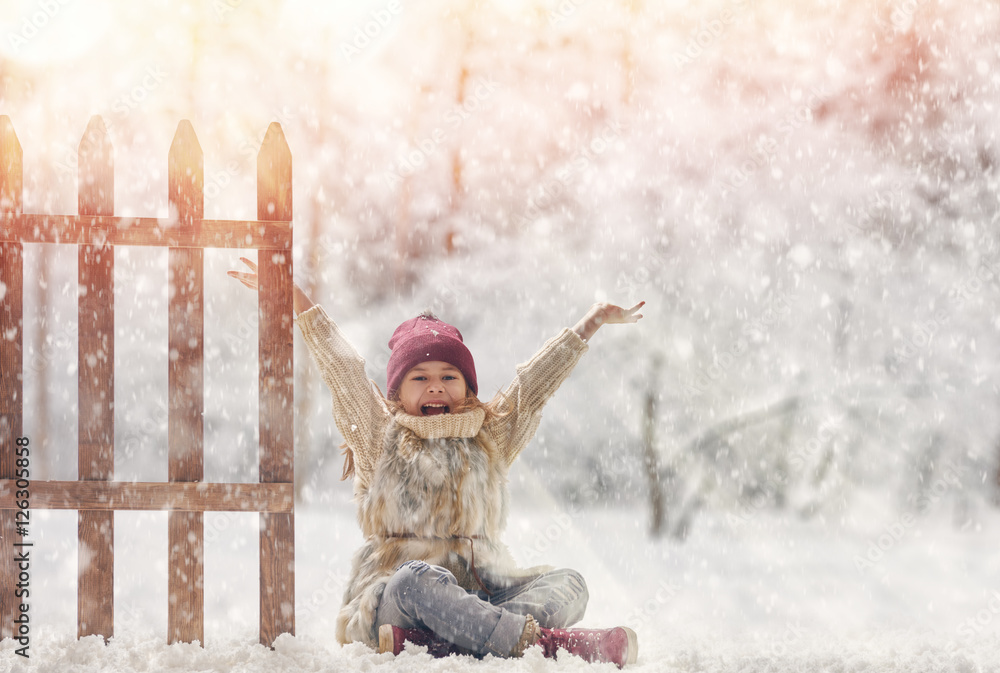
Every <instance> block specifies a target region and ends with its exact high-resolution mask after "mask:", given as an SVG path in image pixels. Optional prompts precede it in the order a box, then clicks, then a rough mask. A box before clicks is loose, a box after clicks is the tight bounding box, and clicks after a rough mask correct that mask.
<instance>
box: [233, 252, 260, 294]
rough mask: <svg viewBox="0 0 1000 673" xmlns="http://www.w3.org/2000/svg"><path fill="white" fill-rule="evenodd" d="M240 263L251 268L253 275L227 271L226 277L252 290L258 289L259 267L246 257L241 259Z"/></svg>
mask: <svg viewBox="0 0 1000 673" xmlns="http://www.w3.org/2000/svg"><path fill="white" fill-rule="evenodd" d="M240 261H241V262H243V263H244V264H246V265H247V266H249V267H250V270H251V271H252V272H253V273H247V272H245V271H227V272H226V275H227V276H230V277H232V278H235V279H236V280H238V281H240V282H241V283H243V284H244V285H246V286H247V287H248V288H250V289H251V290H256V289H257V265H256V264H254V263H253V262H251V261H250V260H249V259H247V258H246V257H240Z"/></svg>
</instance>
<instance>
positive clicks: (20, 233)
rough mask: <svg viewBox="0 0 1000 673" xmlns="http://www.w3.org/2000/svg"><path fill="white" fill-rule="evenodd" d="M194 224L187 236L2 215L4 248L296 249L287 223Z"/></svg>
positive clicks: (135, 222)
mask: <svg viewBox="0 0 1000 673" xmlns="http://www.w3.org/2000/svg"><path fill="white" fill-rule="evenodd" d="M192 224H193V225H194V226H193V227H192V228H190V229H184V230H181V229H180V228H178V227H177V226H176V224H175V223H174V222H173V221H171V220H169V219H165V220H160V219H157V218H155V217H112V216H102V217H81V216H78V215H36V214H31V213H25V214H20V215H16V216H15V215H10V216H8V217H4V216H3V215H2V214H0V242H3V241H9V242H18V243H59V244H65V245H136V246H154V247H174V248H231V249H246V250H259V249H261V248H277V249H280V250H290V249H291V247H292V234H291V229H290V228H289V227H288V224H287V223H286V222H259V221H257V220H196V221H193V222H192Z"/></svg>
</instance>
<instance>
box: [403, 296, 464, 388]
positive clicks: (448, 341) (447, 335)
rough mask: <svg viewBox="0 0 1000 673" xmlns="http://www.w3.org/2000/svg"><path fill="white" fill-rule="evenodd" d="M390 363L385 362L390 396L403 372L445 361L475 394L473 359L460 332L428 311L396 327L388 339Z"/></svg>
mask: <svg viewBox="0 0 1000 673" xmlns="http://www.w3.org/2000/svg"><path fill="white" fill-rule="evenodd" d="M389 348H390V349H392V355H390V356H389V364H388V365H387V366H386V382H387V385H388V390H389V397H390V398H391V397H392V396H393V395H394V394H395V392H396V390H397V389H398V388H399V386H400V384H401V383H402V382H403V377H404V376H406V372H408V371H410V370H411V369H413V368H414V367H416V366H417V365H419V364H420V363H421V362H434V361H437V362H447V363H448V364H450V365H453V366H455V367H457V368H458V370H459V371H460V372H462V376H464V377H465V383H466V384H467V385H468V386H469V390H471V391H472V392H473V394H476V393H478V392H479V386H478V384H477V383H476V363H475V362H474V361H473V359H472V353H471V352H469V349H468V347H467V346H466V345H465V343H464V342H463V341H462V333H461V332H459V331H458V330H457V329H456V328H455V327H453V326H451V325H449V324H448V323H446V322H443V321H441V320H438V319H437V318H436V317H435V316H434V314H432V313H430V312H427V313H422V314H421V315H418V316H417V317H416V318H412V319H410V320H407V321H406V322H404V323H403V324H402V325H400V326H399V327H397V328H396V331H395V332H393V333H392V338H391V339H389Z"/></svg>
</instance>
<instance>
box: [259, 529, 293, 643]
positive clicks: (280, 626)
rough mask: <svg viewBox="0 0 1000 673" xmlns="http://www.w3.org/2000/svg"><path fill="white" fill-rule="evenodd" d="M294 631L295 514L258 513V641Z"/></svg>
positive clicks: (270, 640) (265, 640)
mask: <svg viewBox="0 0 1000 673" xmlns="http://www.w3.org/2000/svg"><path fill="white" fill-rule="evenodd" d="M282 633H290V634H292V635H295V514H294V513H289V514H261V515H260V642H261V644H262V645H266V646H267V647H273V646H274V641H275V639H276V638H277V637H278V636H280V635H281V634H282Z"/></svg>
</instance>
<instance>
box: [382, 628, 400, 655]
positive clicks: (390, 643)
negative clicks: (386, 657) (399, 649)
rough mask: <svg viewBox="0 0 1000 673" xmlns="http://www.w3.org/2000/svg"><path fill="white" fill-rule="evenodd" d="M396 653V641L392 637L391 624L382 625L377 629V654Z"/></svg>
mask: <svg viewBox="0 0 1000 673" xmlns="http://www.w3.org/2000/svg"><path fill="white" fill-rule="evenodd" d="M395 651H396V639H395V638H394V637H393V635H392V624H383V625H382V626H380V627H378V653H379V654H385V653H386V652H393V653H395Z"/></svg>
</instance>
